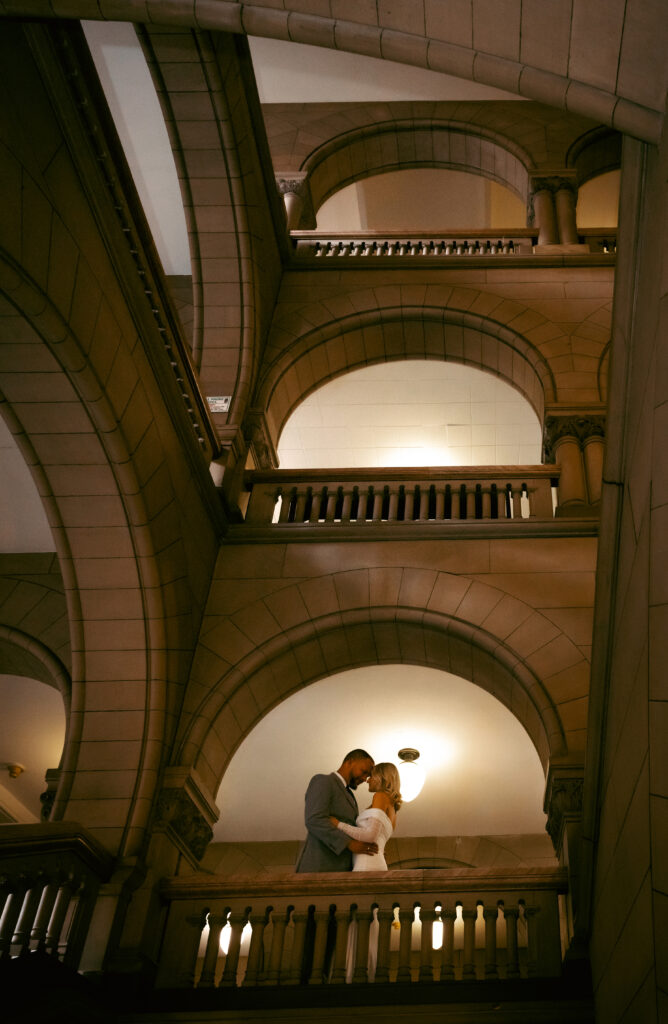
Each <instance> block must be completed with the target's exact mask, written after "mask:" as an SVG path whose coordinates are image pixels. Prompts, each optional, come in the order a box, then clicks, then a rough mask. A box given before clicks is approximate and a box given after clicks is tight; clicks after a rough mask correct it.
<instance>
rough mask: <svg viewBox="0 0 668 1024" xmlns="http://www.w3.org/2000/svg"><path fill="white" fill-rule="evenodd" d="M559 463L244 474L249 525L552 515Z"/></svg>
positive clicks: (542, 517)
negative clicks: (555, 464) (343, 472)
mask: <svg viewBox="0 0 668 1024" xmlns="http://www.w3.org/2000/svg"><path fill="white" fill-rule="evenodd" d="M559 472H560V470H559V467H558V466H552V465H550V466H522V467H517V466H511V467H509V466H479V467H473V468H466V469H450V470H448V469H443V470H441V469H439V470H435V469H422V470H419V469H415V470H406V469H400V470H394V469H391V470H388V469H379V470H359V471H353V470H346V471H345V477H343V476H342V475H341V471H340V470H328V471H323V470H313V471H307V470H273V471H253V472H249V473H247V474H246V489H247V491H248V492H249V495H250V496H249V500H248V505H247V508H246V522H247V523H248V524H253V525H255V526H268V525H270V524H272V523H273V524H275V525H278V526H287V525H289V524H292V525H305V524H310V525H312V526H318V525H323V524H325V525H330V526H331V525H335V524H340V525H344V526H345V525H357V526H362V525H364V524H367V523H374V524H380V523H402V524H409V523H430V522H431V523H453V522H464V521H470V522H475V521H482V522H490V523H491V522H498V521H503V520H505V521H510V520H519V521H521V520H544V521H547V520H551V519H552V518H553V515H554V508H553V486H554V485H555V484H556V482H557V481H558V478H559Z"/></svg>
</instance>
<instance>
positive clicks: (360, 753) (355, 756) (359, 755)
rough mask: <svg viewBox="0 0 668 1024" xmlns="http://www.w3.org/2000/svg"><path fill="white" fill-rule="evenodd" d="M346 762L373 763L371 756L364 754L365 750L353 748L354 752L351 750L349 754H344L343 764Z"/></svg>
mask: <svg viewBox="0 0 668 1024" xmlns="http://www.w3.org/2000/svg"><path fill="white" fill-rule="evenodd" d="M346 761H373V758H372V756H371V754H368V753H367V752H366V750H362V748H361V747H355V749H354V750H351V751H350V753H349V754H346V756H345V757H344V759H343V763H344V764H345V763H346Z"/></svg>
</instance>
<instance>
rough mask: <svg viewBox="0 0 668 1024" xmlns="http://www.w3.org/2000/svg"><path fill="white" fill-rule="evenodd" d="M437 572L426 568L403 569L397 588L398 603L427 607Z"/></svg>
mask: <svg viewBox="0 0 668 1024" xmlns="http://www.w3.org/2000/svg"><path fill="white" fill-rule="evenodd" d="M436 579H437V573H436V572H433V571H431V570H428V569H414V568H406V569H404V572H403V575H402V578H401V587H400V589H399V605H409V606H417V607H418V608H424V607H427V605H428V604H429V599H430V597H431V594H432V592H433V589H434V584H435V582H436Z"/></svg>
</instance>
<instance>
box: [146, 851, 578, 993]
mask: <svg viewBox="0 0 668 1024" xmlns="http://www.w3.org/2000/svg"><path fill="white" fill-rule="evenodd" d="M565 889H566V875H565V872H564V871H562V870H546V869H542V868H535V869H527V870H525V871H523V872H521V873H513V872H503V871H494V870H489V869H473V870H464V869H453V870H433V871H423V870H414V871H407V870H400V871H389V872H378V873H376V872H373V873H360V874H355V873H335V874H328V875H286V876H283V877H276V878H270V879H266V878H265V879H264V880H258V879H256V878H254V879H243V878H239V879H229V878H223V877H222V876H218V877H217V876H215V875H206V876H205V875H200V876H196V877H194V878H193V876H190V877H188V878H180V879H171V880H169V881H167V882H165V883H164V885H163V888H162V895H163V898H164V900H165V901H166V902H167V904H168V908H169V909H168V917H167V924H166V931H165V936H164V942H163V945H162V953H161V958H160V964H159V967H158V973H157V979H156V987H157V988H162V989H165V988H167V989H174V988H181V989H183V988H186V989H195V988H196V989H211V988H221V989H231V988H240V987H243V988H247V989H248V988H251V989H252V988H261V987H267V986H323V985H327V986H343V985H369V984H374V985H377V984H383V983H384V984H387V985H394V984H398V985H400V984H402V983H411V982H436V983H440V984H457V983H458V982H462V981H477V980H484V979H500V980H514V981H519V980H521V979H528V978H534V977H541V978H548V977H558V976H559V975H560V974H561V967H562V947H561V937H560V917H559V904H558V897H559V894H560V893H563V892H565Z"/></svg>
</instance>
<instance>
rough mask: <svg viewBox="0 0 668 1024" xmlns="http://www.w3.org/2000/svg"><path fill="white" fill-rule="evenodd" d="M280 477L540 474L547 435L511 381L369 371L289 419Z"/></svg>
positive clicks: (473, 373) (469, 369)
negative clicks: (325, 471) (468, 470)
mask: <svg viewBox="0 0 668 1024" xmlns="http://www.w3.org/2000/svg"><path fill="white" fill-rule="evenodd" d="M278 455H279V460H280V465H281V467H282V468H286V469H295V468H304V469H307V468H327V467H332V468H335V467H336V468H338V467H346V466H348V467H392V466H397V467H399V466H454V465H458V466H466V465H472V466H491V465H536V464H538V463H540V461H541V426H540V423H539V420H538V417H537V415H536V413H535V411H534V409H532V407H531V405H530V404H529V402H528V401H527V400H526V398H524V396H523V395H521V394H520V393H519V392H518V391H517V390H516V389H515V388H513V387H511V385H510V384H508V383H506V381H504V380H502V379H500V378H499V377H495V376H493V375H492V374H491V373H487V372H485V371H483V370H480V369H478V368H476V367H473V366H467V365H465V364H463V363H454V362H444V361H436V360H402V361H397V362H385V363H377V364H375V365H374V366H367V367H363V368H362V369H358V370H353V371H351V372H350V373H347V374H344V375H342V376H340V377H337V378H336V379H335V380H332V381H329V382H328V383H326V384H324V385H323V386H322V387H320V388H318V389H317V390H316V391H313V392H312V393H311V394H310V395H309V396H308V397H307V398H306V399H304V401H303V402H301V404H300V405H298V406H297V407H296V408H295V409H294V410H293V412H292V414H291V415H290V417H289V418H288V420H287V421H286V423H285V426H284V428H283V431H282V433H281V437H280V441H279V445H278Z"/></svg>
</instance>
